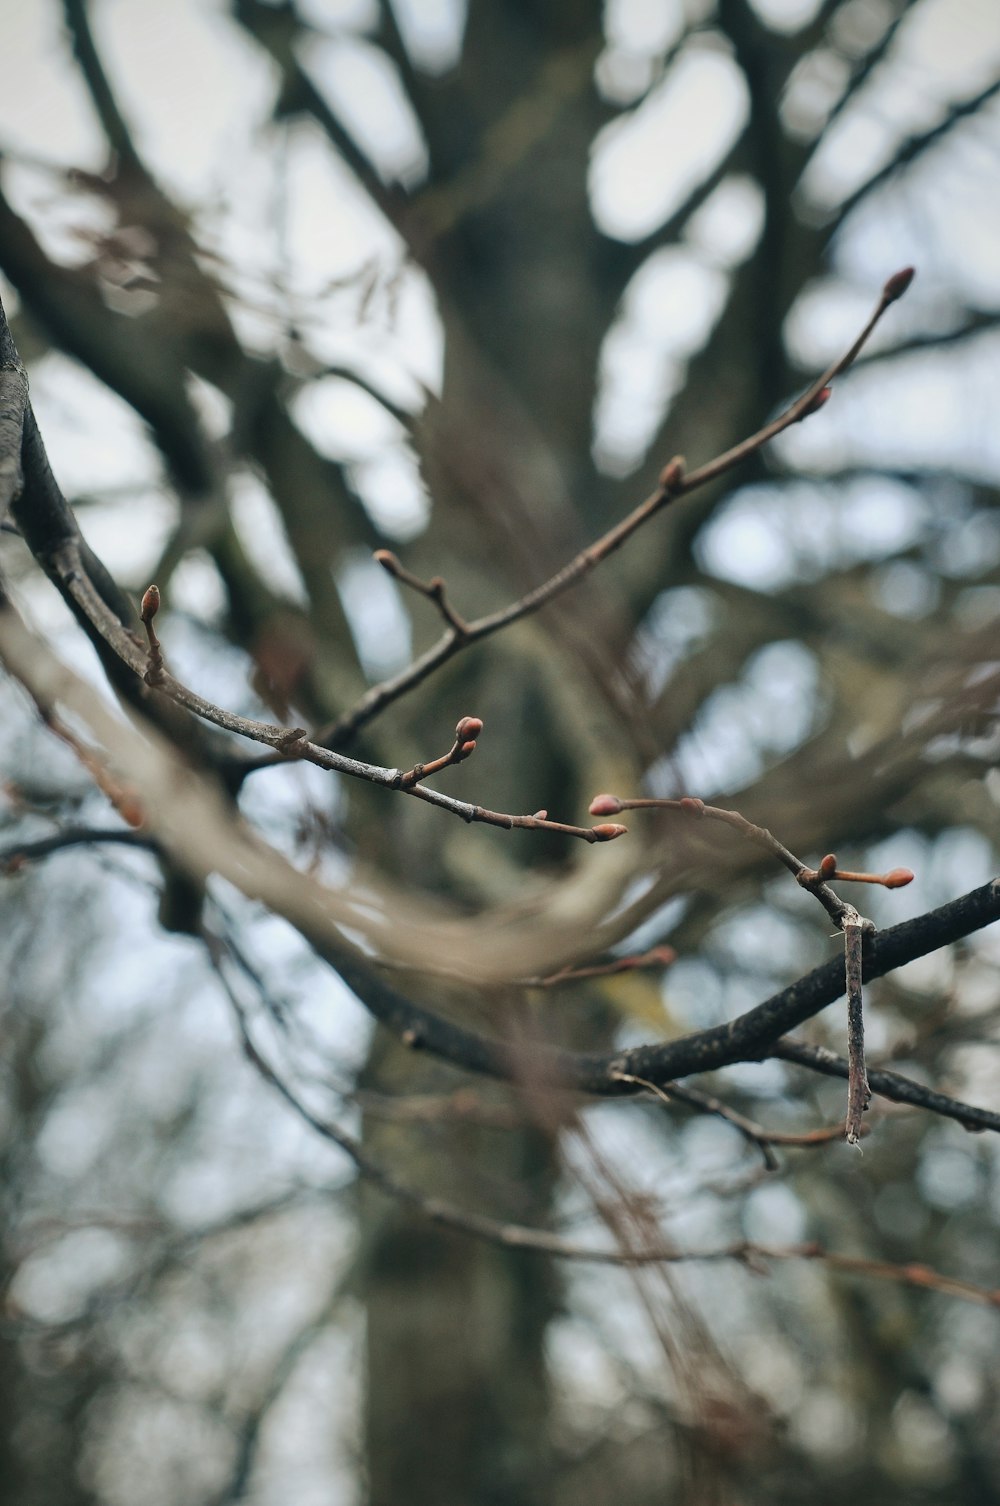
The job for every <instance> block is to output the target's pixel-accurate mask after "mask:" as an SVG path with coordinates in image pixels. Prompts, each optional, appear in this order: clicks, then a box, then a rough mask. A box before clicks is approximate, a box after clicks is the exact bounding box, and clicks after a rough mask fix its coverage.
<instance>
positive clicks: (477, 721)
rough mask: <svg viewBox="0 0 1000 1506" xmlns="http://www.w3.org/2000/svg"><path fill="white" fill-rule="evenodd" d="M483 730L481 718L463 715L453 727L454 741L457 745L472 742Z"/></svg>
mask: <svg viewBox="0 0 1000 1506" xmlns="http://www.w3.org/2000/svg"><path fill="white" fill-rule="evenodd" d="M482 730H483V723H482V719H481V718H480V717H478V716H463V717H462V719H461V721H460V722H459V724H458V726H457V727H456V728H455V741H456V743H458V744H459V745H461V744H463V743H474V742H475V741H476V738H477V737H478V736H479V734H480V733H481V732H482Z"/></svg>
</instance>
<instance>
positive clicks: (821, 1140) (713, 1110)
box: [620, 1072, 845, 1171]
mask: <svg viewBox="0 0 1000 1506" xmlns="http://www.w3.org/2000/svg"><path fill="white" fill-rule="evenodd" d="M620 1081H622V1082H629V1083H632V1084H634V1086H636V1087H639V1088H645V1089H646V1090H647V1092H650V1093H652V1094H654V1096H655V1097H657V1098H659V1099H660V1100H661V1101H662V1102H663V1103H665V1104H668V1105H669V1104H670V1103H671V1101H672V1100H674V1099H676V1100H677V1102H678V1103H686V1104H688V1105H690V1107H691V1108H694V1109H698V1110H699V1112H700V1113H703V1114H713V1115H714V1116H715V1117H716V1118H717V1119H724V1120H725V1121H726V1123H727V1124H731V1125H732V1126H733V1128H734V1129H735V1130H738V1131H739V1133H740V1134H741V1135H742V1136H743V1138H744V1139H745V1140H749V1141H750V1143H751V1144H752V1145H755V1146H756V1147H757V1148H758V1150H759V1151H760V1152H761V1155H762V1156H763V1158H764V1164H765V1166H766V1167H767V1169H768V1170H769V1171H777V1169H778V1162H777V1158H776V1157H775V1155H774V1153H773V1151H772V1148H771V1147H772V1146H775V1145H788V1146H796V1147H798V1148H800V1149H804V1148H815V1147H817V1146H820V1145H829V1144H830V1143H831V1141H833V1140H842V1139H843V1138H844V1128H845V1126H844V1124H843V1122H841V1123H840V1124H829V1125H823V1126H821V1127H820V1128H819V1129H813V1130H800V1131H798V1132H795V1131H791V1130H769V1129H767V1128H766V1126H765V1125H763V1124H758V1123H757V1121H756V1120H755V1119H748V1118H747V1116H746V1115H745V1114H741V1113H740V1112H739V1111H738V1110H737V1109H734V1108H732V1107H731V1106H730V1105H729V1104H728V1103H724V1102H723V1101H722V1099H721V1098H716V1097H715V1096H714V1094H712V1093H703V1092H702V1091H701V1089H700V1088H692V1087H690V1086H689V1085H688V1084H687V1083H679V1082H665V1083H662V1084H659V1083H655V1082H647V1081H646V1079H645V1078H644V1077H635V1076H633V1075H632V1074H631V1073H628V1072H623V1073H621V1074H620Z"/></svg>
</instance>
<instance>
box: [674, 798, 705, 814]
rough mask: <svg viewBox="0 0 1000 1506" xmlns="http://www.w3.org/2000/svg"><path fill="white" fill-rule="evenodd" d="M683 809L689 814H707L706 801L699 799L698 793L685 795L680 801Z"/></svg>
mask: <svg viewBox="0 0 1000 1506" xmlns="http://www.w3.org/2000/svg"><path fill="white" fill-rule="evenodd" d="M678 803H679V805H680V808H681V810H682V811H686V812H687V814H688V815H689V816H703V815H704V814H705V802H704V800H699V799H698V797H697V795H684V796H683V797H682V798H681V800H680V801H679V802H678Z"/></svg>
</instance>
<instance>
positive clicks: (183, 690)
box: [53, 539, 627, 843]
mask: <svg viewBox="0 0 1000 1506" xmlns="http://www.w3.org/2000/svg"><path fill="white" fill-rule="evenodd" d="M53 565H54V568H55V569H56V570H57V571H58V572H59V574H60V577H61V579H62V580H63V582H64V584H65V586H66V589H67V591H68V593H69V595H70V596H71V598H72V599H73V601H75V602H76V604H77V605H78V607H79V608H80V610H81V612H82V613H83V614H84V615H85V616H86V618H87V619H88V621H89V622H90V623H91V624H92V625H93V627H94V629H95V630H96V631H97V632H98V633H99V634H100V635H101V637H102V638H103V639H104V640H105V642H106V643H107V644H108V645H109V646H110V647H111V648H112V649H113V650H114V651H115V653H116V654H117V655H118V657H119V658H120V659H121V661H122V662H123V663H124V664H126V665H127V666H128V667H130V668H132V669H134V670H135V672H136V673H137V674H139V675H141V676H142V678H143V679H144V680H145V681H146V683H147V685H149V687H150V689H151V690H152V691H153V692H154V693H157V694H160V695H163V696H166V697H167V698H168V699H169V700H171V701H173V702H174V703H175V704H176V705H178V706H181V707H183V708H184V709H185V710H186V711H190V712H192V713H193V714H194V715H195V716H198V717H200V718H202V720H204V721H207V722H211V723H212V724H213V725H214V726H216V727H221V728H222V729H223V731H225V732H231V733H233V734H235V735H236V736H239V737H246V738H250V739H251V740H252V741H254V742H258V743H264V744H265V745H267V746H268V747H270V748H272V749H274V751H275V752H276V753H278V754H279V755H280V756H281V758H282V759H286V758H294V759H299V760H302V761H303V762H306V763H313V764H316V766H317V767H318V768H321V769H327V770H329V771H330V772H332V773H335V774H346V775H348V776H350V777H352V778H355V779H364V780H367V781H368V782H369V783H371V784H377V785H381V786H382V787H383V788H384V789H388V790H394V791H398V792H399V793H401V794H404V795H413V796H415V797H416V798H417V799H420V800H424V801H426V802H428V803H429V804H431V805H436V806H437V807H438V809H439V810H443V811H445V812H447V813H448V814H449V815H452V816H458V817H460V818H461V820H463V821H466V822H482V823H485V824H486V825H489V826H499V827H502V828H503V829H504V830H507V831H510V830H512V829H514V828H521V829H523V830H529V831H538V830H542V831H558V832H562V833H563V834H564V835H565V836H571V837H578V838H579V839H580V840H581V841H584V842H591V843H593V842H610V841H613V840H614V838H615V837H620V836H623V835H624V833H625V831H626V829H627V828H626V827H624V826H620V825H617V824H613V823H608V822H602V823H601V824H599V825H597V826H573V825H568V824H566V823H563V822H559V821H549V820H548V818H547V813H543V812H539V813H537V814H535V815H530V816H516V815H511V814H510V813H508V812H505V811H494V810H490V809H489V808H488V807H486V806H482V805H475V804H471V803H470V802H469V801H466V800H456V799H455V798H454V797H453V796H451V795H443V794H441V793H440V792H439V791H437V790H427V789H424V788H422V787H421V785H420V783H419V781H420V780H421V779H423V778H425V777H426V776H427V775H428V774H430V773H434V772H438V771H440V770H441V769H443V768H447V767H448V766H449V765H451V764H453V763H459V762H461V761H462V759H463V758H467V757H468V756H469V751H471V749H472V748H474V747H475V736H477V735H478V733H477V734H473V733H472V732H471V731H469V730H468V729H469V728H471V727H472V726H475V725H477V724H478V727H479V730H482V723H481V722H479V719H478V718H477V717H463V718H462V721H461V722H459V728H460V729H465V731H466V734H467V735H466V736H465V737H464V738H462V739H461V740H460V741H459V739H458V737H457V733H456V744H455V746H454V747H453V748H452V750H451V752H450V753H448V754H446V755H445V756H444V757H443V758H440V759H437V760H435V761H434V762H433V763H431V764H423V765H417V766H416V768H414V769H410V770H408V771H403V770H402V769H393V768H385V767H383V766H382V765H380V764H371V763H365V762H363V761H362V760H361V759H357V758H350V757H348V756H347V754H344V753H336V752H333V751H332V750H331V749H329V748H324V747H320V746H319V745H318V744H316V743H315V742H312V741H311V740H310V738H309V735H308V733H307V731H306V729H305V728H304V727H291V728H289V727H281V726H278V725H276V724H274V723H271V722H260V721H256V720H254V719H253V718H252V717H246V716H239V715H237V714H236V713H235V712H232V711H227V710H225V709H224V708H223V707H222V706H218V705H216V704H215V702H213V701H208V700H206V699H205V697H204V696H200V695H198V694H197V692H196V691H193V690H191V689H189V687H188V686H186V685H183V684H182V683H181V681H180V680H178V679H176V677H175V676H174V675H172V674H170V672H169V671H168V670H167V668H166V667H165V665H164V663H163V656H162V653H161V650H160V643H159V640H158V639H157V637H156V634H155V631H154V628H153V621H154V618H155V616H156V611H157V609H158V607H159V591H157V589H156V587H155V586H150V587H149V588H148V589H147V591H146V593H145V594H144V596H143V610H142V621H143V624H144V626H145V629H146V634H147V639H148V642H147V646H146V648H145V650H144V649H143V647H142V645H141V644H140V643H139V642H138V640H137V639H136V638H135V636H134V635H133V634H132V633H130V632H129V630H128V629H127V628H125V627H123V626H122V624H121V622H120V621H119V620H118V618H117V617H116V616H115V614H114V613H113V612H112V611H111V609H110V608H109V607H108V606H107V605H106V603H105V602H104V600H103V598H102V597H101V595H100V594H99V592H98V591H96V590H95V588H94V586H93V584H92V582H91V581H90V578H89V576H88V575H87V573H86V571H85V570H84V568H83V560H82V555H81V551H80V546H79V543H78V542H77V541H76V540H75V539H73V540H69V541H68V542H67V543H65V544H64V545H63V546H62V547H61V548H60V549H59V550H58V551H57V552H56V554H55V556H54V559H53ZM154 593H155V594H154ZM464 750H469V751H464Z"/></svg>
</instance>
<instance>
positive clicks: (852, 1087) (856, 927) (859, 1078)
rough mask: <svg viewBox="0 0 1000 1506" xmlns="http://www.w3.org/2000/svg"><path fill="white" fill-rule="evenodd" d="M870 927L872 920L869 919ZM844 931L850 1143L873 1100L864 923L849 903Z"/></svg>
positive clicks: (854, 1141) (855, 1141)
mask: <svg viewBox="0 0 1000 1506" xmlns="http://www.w3.org/2000/svg"><path fill="white" fill-rule="evenodd" d="M868 927H869V928H872V927H871V922H870V921H869V922H868ZM841 930H842V931H843V933H844V963H845V968H846V973H847V1060H848V1063H849V1066H850V1074H849V1076H848V1079H847V1143H848V1144H849V1145H857V1143H858V1141H859V1140H860V1138H861V1116H862V1115H863V1114H864V1113H865V1111H866V1110H867V1108H868V1105H869V1103H870V1102H871V1096H872V1095H871V1089H870V1088H869V1086H868V1077H867V1075H866V1073H865V1020H864V1011H863V1005H862V997H861V952H862V942H863V940H864V932H865V922H864V921H863V920H862V918H861V916H860V915H859V914H858V912H857V910H855V909H854V907H853V906H851V905H848V906H846V910H845V915H844V918H843V920H842V922H841Z"/></svg>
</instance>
